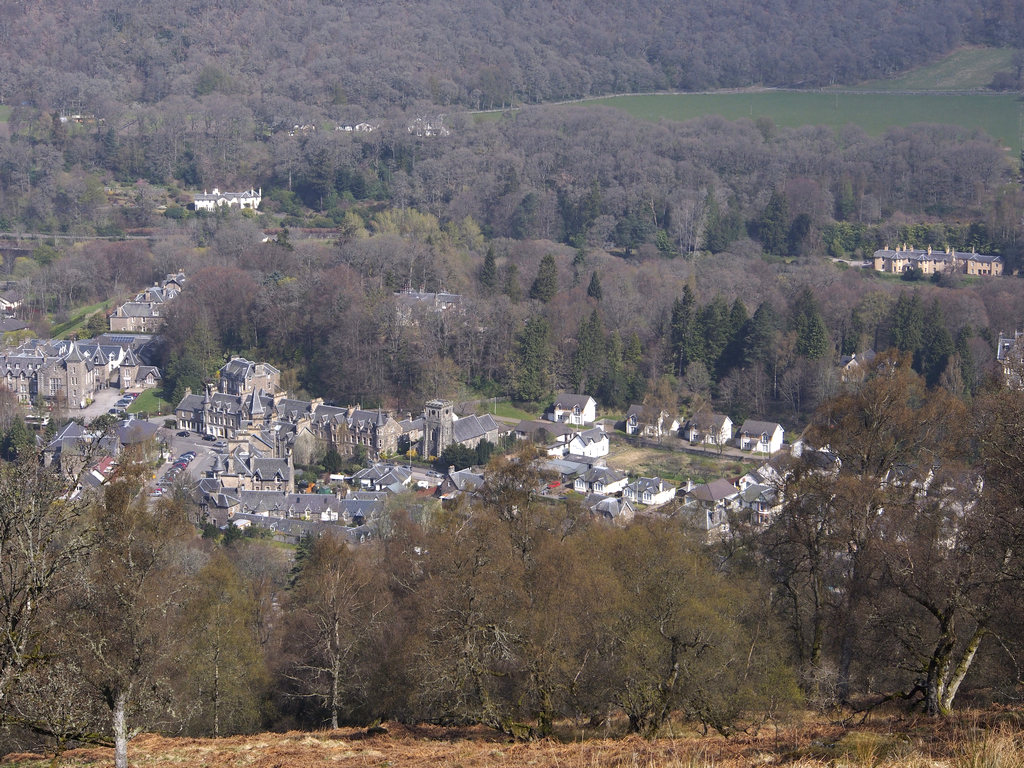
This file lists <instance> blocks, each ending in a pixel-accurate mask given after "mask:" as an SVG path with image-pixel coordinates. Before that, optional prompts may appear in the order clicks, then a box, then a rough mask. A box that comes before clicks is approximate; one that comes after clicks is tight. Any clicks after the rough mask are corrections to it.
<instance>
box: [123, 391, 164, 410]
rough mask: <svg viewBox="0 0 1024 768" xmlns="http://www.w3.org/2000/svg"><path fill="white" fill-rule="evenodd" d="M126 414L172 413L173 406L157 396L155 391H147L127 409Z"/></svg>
mask: <svg viewBox="0 0 1024 768" xmlns="http://www.w3.org/2000/svg"><path fill="white" fill-rule="evenodd" d="M127 411H128V413H173V411H174V406H172V405H171V404H170V403H169V402H167V401H166V400H164V399H163V398H162V397H160V395H159V394H157V390H155V389H147V390H146V391H145V392H143V393H142V394H141V395H139V396H138V397H137V398H135V402H133V403H132V404H131V405H129V406H128V408H127Z"/></svg>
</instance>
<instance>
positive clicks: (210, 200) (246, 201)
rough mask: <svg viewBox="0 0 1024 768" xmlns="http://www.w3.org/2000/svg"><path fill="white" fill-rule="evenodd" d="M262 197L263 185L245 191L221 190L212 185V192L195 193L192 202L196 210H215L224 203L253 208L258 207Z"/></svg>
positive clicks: (229, 206) (229, 205) (230, 206)
mask: <svg viewBox="0 0 1024 768" xmlns="http://www.w3.org/2000/svg"><path fill="white" fill-rule="evenodd" d="M262 199H263V187H260V188H259V189H249V190H248V191H247V192H221V191H220V190H219V189H217V188H216V187H214V188H213V191H212V192H204V193H203V194H201V195H196V197H195V200H193V204H194V205H195V209H196V210H197V211H215V210H217V209H218V208H220V207H221V206H222V205H226V206H227V207H228V208H232V207H234V206H237V207H239V208H242V209H245V208H250V209H253V210H255V209H256V208H259V205H260V201H261V200H262Z"/></svg>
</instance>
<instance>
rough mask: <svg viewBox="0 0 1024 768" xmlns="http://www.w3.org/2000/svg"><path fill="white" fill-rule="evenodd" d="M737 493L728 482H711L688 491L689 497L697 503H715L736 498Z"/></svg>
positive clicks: (720, 480)
mask: <svg viewBox="0 0 1024 768" xmlns="http://www.w3.org/2000/svg"><path fill="white" fill-rule="evenodd" d="M738 494H739V491H737V490H736V487H735V486H734V485H733V484H732V483H730V482H729V481H728V480H722V479H719V480H712V481H711V482H710V483H705V484H704V485H698V486H695V487H694V488H693V490H692V491H690V495H691V496H692V497H693V498H695V499H697V501H706V502H715V501H721V500H722V499H727V498H729V497H730V496H736V495H738Z"/></svg>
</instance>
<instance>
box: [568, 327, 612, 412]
mask: <svg viewBox="0 0 1024 768" xmlns="http://www.w3.org/2000/svg"><path fill="white" fill-rule="evenodd" d="M604 354H605V339H604V325H603V323H602V322H601V316H600V315H599V314H598V312H597V310H596V309H595V310H594V311H593V312H592V313H591V314H590V317H589V318H586V319H584V320H583V321H582V322H580V328H579V331H578V332H577V333H576V352H575V354H574V355H573V359H572V371H571V373H570V377H571V379H572V387H573V389H574V390H575V391H576V392H577V393H580V394H582V393H584V392H586V391H587V389H588V387H589V386H590V385H591V384H592V383H594V382H595V381H600V379H601V365H602V364H603V362H604Z"/></svg>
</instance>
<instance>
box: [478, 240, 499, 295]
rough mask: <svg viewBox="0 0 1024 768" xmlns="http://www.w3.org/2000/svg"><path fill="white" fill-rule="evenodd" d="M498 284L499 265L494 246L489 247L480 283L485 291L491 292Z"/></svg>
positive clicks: (481, 270) (481, 271)
mask: <svg viewBox="0 0 1024 768" xmlns="http://www.w3.org/2000/svg"><path fill="white" fill-rule="evenodd" d="M497 284H498V267H497V265H496V264H495V262H494V246H493V245H490V246H488V247H487V254H486V255H485V256H484V264H483V266H482V267H481V268H480V285H481V286H482V287H483V289H484V293H491V292H493V291H494V288H495V286H496V285H497Z"/></svg>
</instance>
